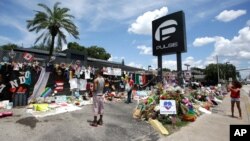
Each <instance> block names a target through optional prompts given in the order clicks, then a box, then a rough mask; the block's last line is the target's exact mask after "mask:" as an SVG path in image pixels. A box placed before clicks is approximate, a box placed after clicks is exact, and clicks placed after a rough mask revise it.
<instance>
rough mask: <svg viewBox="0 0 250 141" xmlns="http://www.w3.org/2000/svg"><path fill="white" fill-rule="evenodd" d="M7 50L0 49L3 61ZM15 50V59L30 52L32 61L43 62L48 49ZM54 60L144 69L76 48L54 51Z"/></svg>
mask: <svg viewBox="0 0 250 141" xmlns="http://www.w3.org/2000/svg"><path fill="white" fill-rule="evenodd" d="M9 52H10V51H6V50H0V55H1V56H3V57H2V58H1V59H2V61H4V59H3V58H4V56H6V57H7V58H10V57H9ZM14 52H15V60H18V61H20V62H22V61H25V60H24V59H23V55H24V54H25V53H29V54H31V55H32V56H33V57H34V58H33V61H38V62H40V63H45V62H46V60H47V59H48V55H49V51H45V50H39V49H32V48H17V49H14ZM54 56H55V60H54V63H59V64H60V63H66V64H74V63H75V62H76V60H80V61H81V64H82V65H84V66H91V67H95V68H102V67H111V68H120V69H121V70H122V71H128V72H136V71H145V70H144V69H142V68H136V67H131V66H127V65H125V64H124V62H123V61H122V62H114V61H107V60H102V59H95V58H91V57H88V55H87V53H84V52H79V51H76V50H71V49H66V50H64V51H62V52H57V53H54Z"/></svg>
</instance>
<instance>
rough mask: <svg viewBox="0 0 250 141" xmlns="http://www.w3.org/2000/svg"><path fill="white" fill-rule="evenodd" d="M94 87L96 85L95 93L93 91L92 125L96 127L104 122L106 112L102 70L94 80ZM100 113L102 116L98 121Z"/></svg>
mask: <svg viewBox="0 0 250 141" xmlns="http://www.w3.org/2000/svg"><path fill="white" fill-rule="evenodd" d="M93 87H94V93H93V111H94V121H93V122H92V123H91V124H90V125H91V126H94V127H96V126H97V125H102V124H103V120H102V118H103V112H104V97H103V88H104V78H103V77H102V71H101V70H99V71H98V72H97V73H96V78H95V80H94V85H93ZM98 114H99V115H100V118H99V120H98V121H97V116H98Z"/></svg>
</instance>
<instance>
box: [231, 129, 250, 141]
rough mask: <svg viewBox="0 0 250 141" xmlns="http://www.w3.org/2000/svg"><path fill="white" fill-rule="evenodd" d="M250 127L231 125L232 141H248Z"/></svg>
mask: <svg viewBox="0 0 250 141" xmlns="http://www.w3.org/2000/svg"><path fill="white" fill-rule="evenodd" d="M249 138H250V125H230V141H248V140H249Z"/></svg>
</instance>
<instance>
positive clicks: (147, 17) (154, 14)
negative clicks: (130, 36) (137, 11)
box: [128, 7, 168, 35]
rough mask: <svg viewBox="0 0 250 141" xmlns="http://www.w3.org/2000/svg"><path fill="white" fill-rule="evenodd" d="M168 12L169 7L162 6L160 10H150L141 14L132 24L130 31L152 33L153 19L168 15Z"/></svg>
mask: <svg viewBox="0 0 250 141" xmlns="http://www.w3.org/2000/svg"><path fill="white" fill-rule="evenodd" d="M167 13H168V8H167V7H162V8H161V9H160V10H158V9H157V10H154V11H148V12H146V13H144V14H143V15H141V16H139V17H138V18H137V19H136V21H135V22H134V23H132V24H131V25H130V27H129V29H128V32H130V33H135V34H144V35H150V34H151V32H152V21H153V20H155V19H158V18H160V17H162V16H164V15H166V14H167Z"/></svg>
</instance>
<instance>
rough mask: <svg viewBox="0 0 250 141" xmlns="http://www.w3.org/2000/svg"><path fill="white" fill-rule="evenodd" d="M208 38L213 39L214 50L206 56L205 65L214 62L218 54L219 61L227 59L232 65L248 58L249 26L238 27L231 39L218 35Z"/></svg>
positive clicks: (249, 50) (249, 57) (249, 49)
mask: <svg viewBox="0 0 250 141" xmlns="http://www.w3.org/2000/svg"><path fill="white" fill-rule="evenodd" d="M209 38H213V39H214V40H215V42H214V51H213V52H212V53H211V55H210V56H209V57H207V58H206V61H205V62H204V64H205V65H208V64H210V63H216V56H219V63H223V62H225V61H229V62H230V63H232V64H234V65H239V63H240V62H243V61H244V60H248V59H250V48H249V45H250V27H244V28H242V29H240V30H239V32H238V35H237V36H234V37H233V38H232V39H231V40H230V39H226V38H224V37H218V36H217V37H209Z"/></svg>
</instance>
